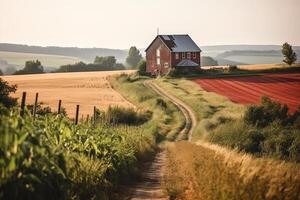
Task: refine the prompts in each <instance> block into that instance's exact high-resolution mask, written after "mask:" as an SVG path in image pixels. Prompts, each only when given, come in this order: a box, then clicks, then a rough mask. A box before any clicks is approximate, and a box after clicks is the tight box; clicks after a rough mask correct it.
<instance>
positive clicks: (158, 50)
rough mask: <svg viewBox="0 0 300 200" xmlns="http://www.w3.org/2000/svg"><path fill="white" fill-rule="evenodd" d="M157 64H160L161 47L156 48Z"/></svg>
mask: <svg viewBox="0 0 300 200" xmlns="http://www.w3.org/2000/svg"><path fill="white" fill-rule="evenodd" d="M156 65H157V66H160V48H158V49H156Z"/></svg>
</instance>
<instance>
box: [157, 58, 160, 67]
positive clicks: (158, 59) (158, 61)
mask: <svg viewBox="0 0 300 200" xmlns="http://www.w3.org/2000/svg"><path fill="white" fill-rule="evenodd" d="M156 64H157V65H160V57H157V58H156Z"/></svg>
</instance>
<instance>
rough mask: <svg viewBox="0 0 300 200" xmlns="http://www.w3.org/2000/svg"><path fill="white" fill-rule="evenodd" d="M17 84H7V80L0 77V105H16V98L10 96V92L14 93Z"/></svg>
mask: <svg viewBox="0 0 300 200" xmlns="http://www.w3.org/2000/svg"><path fill="white" fill-rule="evenodd" d="M16 90H17V85H9V84H8V82H7V81H4V80H3V79H1V78H0V105H1V104H2V105H4V106H5V107H12V106H15V105H17V98H13V97H10V94H11V93H15V92H16Z"/></svg>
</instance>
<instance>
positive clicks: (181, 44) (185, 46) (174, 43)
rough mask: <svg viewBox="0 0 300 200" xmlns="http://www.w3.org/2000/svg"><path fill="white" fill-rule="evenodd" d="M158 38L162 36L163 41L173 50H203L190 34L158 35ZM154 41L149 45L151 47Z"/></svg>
mask: <svg viewBox="0 0 300 200" xmlns="http://www.w3.org/2000/svg"><path fill="white" fill-rule="evenodd" d="M156 38H160V39H161V41H162V42H163V43H165V45H166V46H167V47H168V48H169V49H170V50H171V51H172V52H199V51H201V49H200V48H199V47H198V46H197V44H196V43H195V42H194V41H193V40H192V38H191V37H190V36H189V35H158V36H157V37H156ZM156 38H155V39H156ZM155 39H154V41H155ZM154 41H153V42H154ZM153 42H152V43H153ZM152 43H151V44H150V45H149V47H150V46H151V45H152ZM149 47H148V48H147V49H146V51H147V50H148V49H149Z"/></svg>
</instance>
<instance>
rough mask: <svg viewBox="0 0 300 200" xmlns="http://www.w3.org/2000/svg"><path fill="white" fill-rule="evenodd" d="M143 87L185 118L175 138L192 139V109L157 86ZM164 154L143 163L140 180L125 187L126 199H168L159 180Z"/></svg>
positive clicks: (194, 124)
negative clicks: (171, 103) (168, 102)
mask: <svg viewBox="0 0 300 200" xmlns="http://www.w3.org/2000/svg"><path fill="white" fill-rule="evenodd" d="M144 85H145V86H146V87H147V88H150V89H152V90H153V91H154V92H156V93H157V94H159V95H160V96H163V97H165V98H168V99H169V100H171V101H172V102H173V104H174V105H175V106H176V107H177V108H178V109H179V110H180V111H181V112H182V113H183V115H184V117H185V121H186V122H185V126H184V127H183V129H182V130H181V131H180V133H179V134H178V136H177V138H181V137H182V135H187V136H188V140H189V141H191V139H192V132H193V130H194V128H195V126H196V122H197V118H196V116H195V114H194V112H193V111H192V109H191V108H190V107H189V106H187V105H186V104H185V103H183V102H182V101H181V100H179V99H178V98H176V97H174V96H173V95H170V94H169V93H167V92H165V91H164V90H162V89H161V88H160V87H159V86H158V85H156V84H155V83H153V82H152V81H145V82H144ZM165 159H166V152H165V151H161V152H159V153H157V154H156V155H155V157H154V160H153V161H152V162H149V163H145V169H144V170H143V173H142V175H141V179H140V180H139V181H137V182H135V183H132V185H131V186H130V187H126V189H127V190H128V193H130V195H129V197H128V198H127V199H130V200H142V199H143V200H145V199H146V200H150V199H151V200H168V199H169V197H168V196H167V195H166V194H165V193H164V192H163V189H162V188H161V179H162V175H163V168H164V166H165Z"/></svg>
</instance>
